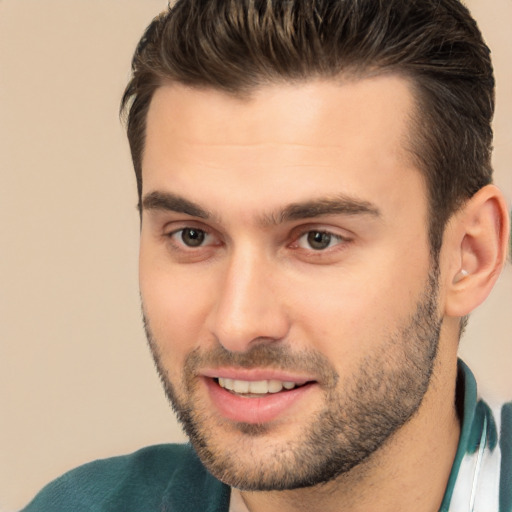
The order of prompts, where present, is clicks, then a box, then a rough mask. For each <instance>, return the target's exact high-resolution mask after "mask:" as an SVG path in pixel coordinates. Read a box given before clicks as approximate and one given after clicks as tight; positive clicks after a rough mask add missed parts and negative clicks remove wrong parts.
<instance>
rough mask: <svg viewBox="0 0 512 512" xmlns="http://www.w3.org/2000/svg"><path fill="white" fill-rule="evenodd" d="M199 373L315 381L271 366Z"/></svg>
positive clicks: (226, 376) (201, 372)
mask: <svg viewBox="0 0 512 512" xmlns="http://www.w3.org/2000/svg"><path fill="white" fill-rule="evenodd" d="M199 373H200V375H201V376H203V377H209V378H212V379H216V378H219V377H222V378H224V379H233V380H246V381H250V382H251V381H261V380H277V381H282V382H295V383H296V384H305V383H306V382H311V381H315V380H316V379H314V378H312V377H311V376H309V375H305V374H300V373H294V372H290V371H286V370H279V369H272V368H227V367H222V368H207V369H204V370H201V371H200V372H199Z"/></svg>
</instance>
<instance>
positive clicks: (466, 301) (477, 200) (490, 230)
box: [445, 185, 510, 317]
mask: <svg viewBox="0 0 512 512" xmlns="http://www.w3.org/2000/svg"><path fill="white" fill-rule="evenodd" d="M509 229H510V227H509V217H508V211H507V205H506V202H505V199H504V197H503V194H502V193H501V191H500V190H499V189H498V188H497V187H495V186H494V185H487V186H485V187H483V188H482V189H480V190H479V191H478V192H477V193H476V194H475V195H474V196H473V197H472V198H471V199H470V200H469V201H468V202H467V203H466V204H465V205H464V207H463V208H462V209H461V210H460V211H458V212H457V213H455V214H454V216H453V218H452V219H451V220H450V223H449V227H448V229H447V232H446V233H445V234H446V235H447V238H448V240H446V242H448V243H447V251H448V253H449V254H445V256H446V257H447V258H446V259H445V261H447V270H448V271H447V274H446V280H445V285H446V302H445V314H446V315H447V316H455V317H463V316H466V315H468V314H469V313H470V312H471V311H473V310H474V309H475V308H476V307H477V306H478V305H479V304H481V303H482V302H483V301H484V300H485V299H486V298H487V296H488V295H489V293H490V292H491V290H492V288H493V286H494V283H495V282H496V280H497V279H498V276H499V274H500V272H501V269H502V268H503V265H504V263H505V261H506V258H507V249H508V235H509Z"/></svg>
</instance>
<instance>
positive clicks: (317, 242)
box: [308, 231, 331, 251]
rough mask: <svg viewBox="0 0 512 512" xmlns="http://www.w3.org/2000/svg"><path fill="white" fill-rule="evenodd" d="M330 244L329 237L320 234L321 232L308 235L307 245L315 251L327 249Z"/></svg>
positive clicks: (312, 232) (325, 234)
mask: <svg viewBox="0 0 512 512" xmlns="http://www.w3.org/2000/svg"><path fill="white" fill-rule="evenodd" d="M330 243H331V235H330V234H329V233H322V232H321V231H310V232H309V233H308V244H309V245H310V247H311V248H312V249H315V250H317V251H319V250H321V249H325V248H327V247H329V244H330Z"/></svg>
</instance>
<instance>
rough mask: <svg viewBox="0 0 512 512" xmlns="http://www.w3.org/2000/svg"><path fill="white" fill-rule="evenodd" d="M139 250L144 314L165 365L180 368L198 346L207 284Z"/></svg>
mask: <svg viewBox="0 0 512 512" xmlns="http://www.w3.org/2000/svg"><path fill="white" fill-rule="evenodd" d="M149 256H150V255H148V254H147V253H145V252H144V251H142V250H141V256H140V265H139V283H140V292H141V297H142V303H143V307H144V314H145V315H146V319H147V321H148V323H149V326H150V329H151V333H152V335H153V338H154V341H155V343H156V345H157V347H158V349H159V352H160V355H161V357H162V359H163V360H164V362H165V364H166V367H167V368H168V369H169V371H172V370H171V367H174V368H181V367H182V365H183V362H184V358H185V356H186V355H187V354H188V353H189V352H190V351H191V350H193V349H194V348H196V347H197V346H200V345H201V339H202V338H204V333H203V332H202V330H203V326H204V324H205V316H206V315H207V312H208V311H209V309H210V307H211V305H210V303H211V298H212V297H214V294H213V293H209V292H208V286H207V283H205V282H201V280H199V279H191V278H190V274H189V271H188V273H187V272H180V271H179V269H177V268H171V267H169V266H168V265H167V266H166V265H165V264H162V263H161V262H159V261H157V259H156V258H151V257H149Z"/></svg>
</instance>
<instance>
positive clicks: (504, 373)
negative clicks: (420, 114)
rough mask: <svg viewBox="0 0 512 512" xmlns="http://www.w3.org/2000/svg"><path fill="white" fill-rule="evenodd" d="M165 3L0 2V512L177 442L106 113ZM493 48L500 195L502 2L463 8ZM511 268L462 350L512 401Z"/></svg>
mask: <svg viewBox="0 0 512 512" xmlns="http://www.w3.org/2000/svg"><path fill="white" fill-rule="evenodd" d="M165 5H166V2H165V0H74V1H72V2H71V1H69V0H0V254H1V257H2V264H1V267H0V316H1V323H0V511H1V512H7V511H13V510H16V509H17V508H19V507H21V506H22V505H23V504H24V503H25V502H26V501H27V500H28V499H29V498H30V497H31V496H32V495H33V494H34V493H35V492H36V490H37V489H39V488H40V487H41V486H42V485H43V484H44V483H46V482H47V481H49V480H50V479H52V478H54V477H56V476H57V475H59V474H61V473H62V472H63V471H65V470H67V469H69V468H71V467H73V466H76V465H78V464H80V463H83V462H86V461H88V460H91V459H94V458H100V457H106V456H110V455H114V454H119V453H125V452H129V451H132V450H135V449H137V448H138V447H141V446H143V445H147V444H152V443H159V442H167V441H173V440H181V439H183V438H182V436H181V434H180V433H179V429H178V427H177V426H176V424H175V421H174V418H173V416H172V414H171V412H170V410H169V408H168V406H167V403H166V401H165V398H164V396H163V392H162V391H161V389H160V384H159V382H158V379H157V378H156V376H155V373H154V371H153V367H152V362H151V360H150V357H149V354H148V351H147V349H146V346H145V339H144V335H143V332H142V328H141V322H140V314H139V305H138V291H137V234H138V233H137V230H138V219H137V214H136V212H135V204H136V194H135V181H134V178H133V176H132V169H131V163H130V160H129V154H128V147H127V144H126V142H125V137H124V133H123V130H122V128H121V126H120V124H119V121H118V118H117V107H118V102H119V98H120V96H121V92H122V90H123V87H124V85H125V82H126V80H127V78H128V72H129V61H130V57H131V53H132V51H133V48H134V46H135V43H136V41H137V40H138V37H139V36H140V34H141V32H142V30H143V28H144V27H145V26H146V25H147V23H148V22H149V20H150V19H151V17H152V16H153V15H155V14H156V13H157V12H158V11H160V10H161V9H162V8H164V7H165ZM469 5H470V7H472V9H473V11H474V13H475V14H476V16H477V18H478V19H479V20H480V23H481V27H482V29H483V31H484V33H485V34H486V37H487V40H488V42H489V44H490V46H491V47H492V48H493V50H494V58H495V65H496V68H497V78H498V115H497V117H496V123H495V127H496V155H495V166H496V171H497V182H498V184H500V186H501V187H502V188H503V189H504V190H505V192H506V195H507V198H508V200H509V202H510V199H511V198H512V171H511V169H510V165H511V163H512V66H511V65H510V64H511V58H512V44H511V41H510V36H509V34H510V32H509V24H510V20H511V19H512V1H511V0H491V1H489V0H473V1H471V2H469ZM511 313H512V271H511V268H510V267H509V268H508V269H507V271H506V273H505V275H504V276H503V279H502V281H501V283H500V286H499V288H498V289H497V290H496V292H495V294H494V295H493V297H491V299H490V301H489V302H488V303H487V304H486V305H485V306H483V307H482V308H481V310H480V311H478V312H477V313H475V315H474V317H473V318H472V320H471V323H470V328H469V332H468V333H467V336H466V338H465V340H464V341H463V343H462V353H463V355H464V357H465V359H466V360H467V361H468V362H469V363H470V365H471V366H472V367H473V368H474V369H475V372H476V373H477V376H478V377H479V378H480V380H481V381H484V382H485V387H486V388H487V389H490V390H492V391H493V392H494V393H496V394H498V395H502V396H509V397H511V396H512V389H511V388H512V372H511V371H510V367H511V364H510V363H511V361H512V343H510V341H511V336H512V314H511Z"/></svg>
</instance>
